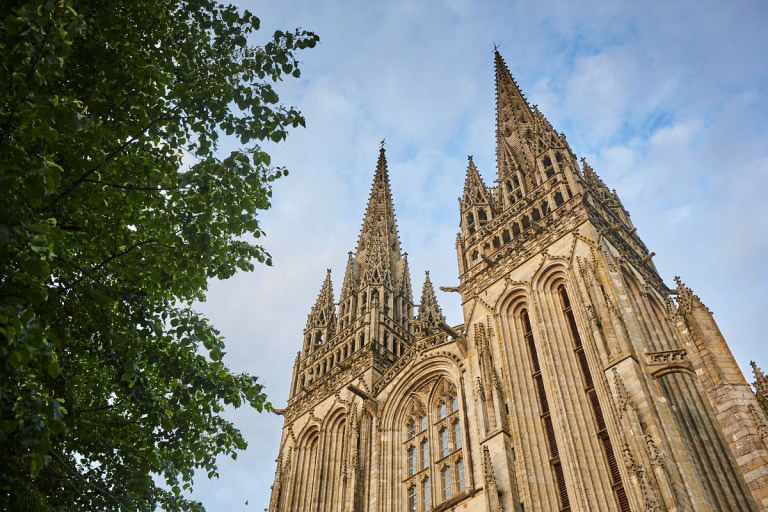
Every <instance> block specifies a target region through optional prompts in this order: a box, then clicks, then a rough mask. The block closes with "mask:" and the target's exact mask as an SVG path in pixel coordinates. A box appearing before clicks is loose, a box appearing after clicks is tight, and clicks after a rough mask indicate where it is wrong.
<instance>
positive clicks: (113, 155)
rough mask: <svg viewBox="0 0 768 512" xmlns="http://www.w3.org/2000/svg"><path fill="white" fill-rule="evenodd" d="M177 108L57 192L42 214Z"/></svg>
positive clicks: (158, 118)
mask: <svg viewBox="0 0 768 512" xmlns="http://www.w3.org/2000/svg"><path fill="white" fill-rule="evenodd" d="M178 108H179V106H178V105H177V106H175V107H174V108H173V109H171V110H170V111H169V112H166V113H164V114H163V115H161V116H159V117H157V118H155V119H154V120H152V122H150V123H149V124H147V126H145V127H144V128H142V129H141V130H139V131H138V132H137V133H136V134H135V135H131V136H130V137H129V138H128V140H126V141H125V142H123V143H122V144H120V145H119V146H118V147H116V148H115V149H113V150H112V151H110V152H109V153H107V156H106V157H105V158H104V161H103V162H102V163H100V164H99V165H96V166H95V167H92V168H91V169H89V170H88V171H86V172H85V173H84V174H83V175H82V176H80V177H79V178H77V179H76V180H75V181H73V182H72V183H71V184H70V185H69V186H68V187H67V188H65V189H64V190H62V191H61V192H59V193H58V194H56V197H54V198H53V201H51V202H50V203H49V204H48V206H46V207H45V208H44V209H43V211H44V212H49V211H51V209H52V208H53V207H54V206H56V204H57V203H58V202H59V201H60V200H61V199H62V198H64V197H66V196H68V195H69V194H71V193H72V191H73V190H75V189H76V188H77V187H79V186H80V185H82V184H83V183H84V182H85V180H86V179H88V177H89V176H91V175H92V174H93V173H95V172H97V171H99V170H100V169H103V168H104V165H105V164H107V163H109V162H110V161H112V159H114V158H115V157H116V156H117V155H119V154H120V153H122V152H123V151H125V149H126V148H127V147H128V146H130V145H131V144H133V143H134V142H136V141H137V140H139V139H140V138H141V136H142V135H144V134H145V133H146V132H147V131H149V130H151V129H152V128H153V127H154V126H156V125H157V124H158V123H159V122H161V121H166V120H167V119H168V118H167V115H168V114H169V113H171V112H173V111H175V110H177V109H178Z"/></svg>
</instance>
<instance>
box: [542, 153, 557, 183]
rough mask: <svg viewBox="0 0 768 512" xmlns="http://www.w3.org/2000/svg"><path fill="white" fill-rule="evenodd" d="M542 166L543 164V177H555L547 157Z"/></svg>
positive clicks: (549, 159) (553, 169) (550, 161)
mask: <svg viewBox="0 0 768 512" xmlns="http://www.w3.org/2000/svg"><path fill="white" fill-rule="evenodd" d="M542 164H544V175H545V176H546V177H547V179H549V178H551V177H552V176H554V175H555V168H554V166H553V165H552V159H551V158H549V157H548V156H547V157H544V160H543V161H542Z"/></svg>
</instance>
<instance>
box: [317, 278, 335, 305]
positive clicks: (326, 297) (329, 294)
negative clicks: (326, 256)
mask: <svg viewBox="0 0 768 512" xmlns="http://www.w3.org/2000/svg"><path fill="white" fill-rule="evenodd" d="M329 303H330V304H331V305H333V283H332V282H331V269H326V273H325V280H324V281H323V285H322V286H321V287H320V293H318V294H317V300H316V301H315V308H318V307H320V308H324V307H326V306H327V305H328V304H329Z"/></svg>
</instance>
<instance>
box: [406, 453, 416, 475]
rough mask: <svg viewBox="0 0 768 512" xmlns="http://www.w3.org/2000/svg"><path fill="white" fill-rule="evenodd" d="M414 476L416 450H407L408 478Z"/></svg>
mask: <svg viewBox="0 0 768 512" xmlns="http://www.w3.org/2000/svg"><path fill="white" fill-rule="evenodd" d="M415 474H416V448H414V447H413V446H411V447H410V448H408V476H413V475H415Z"/></svg>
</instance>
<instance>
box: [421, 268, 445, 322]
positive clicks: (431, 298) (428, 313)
mask: <svg viewBox="0 0 768 512" xmlns="http://www.w3.org/2000/svg"><path fill="white" fill-rule="evenodd" d="M441 322H445V317H444V316H443V310H442V309H441V308H440V305H439V304H438V303H437V297H436V296H435V288H434V286H432V280H431V279H430V278H429V271H428V270H427V271H426V272H425V279H424V287H423V288H422V291H421V304H419V313H418V316H417V318H416V323H417V326H418V329H419V332H421V333H422V334H431V333H433V332H435V331H437V330H438V328H439V325H440V323H441Z"/></svg>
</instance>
